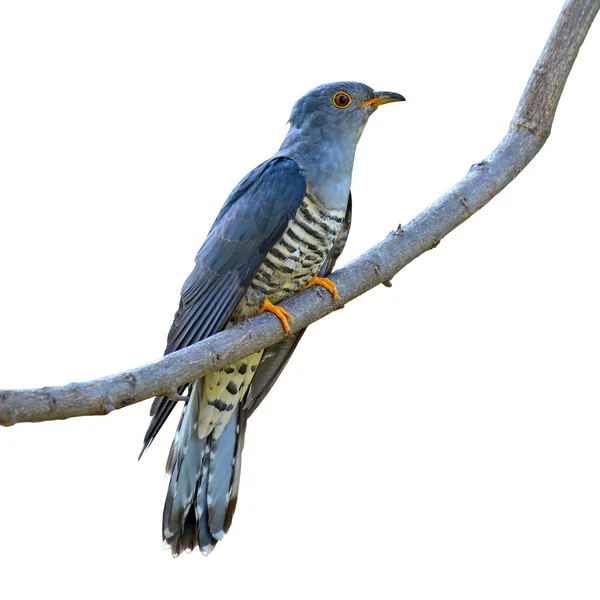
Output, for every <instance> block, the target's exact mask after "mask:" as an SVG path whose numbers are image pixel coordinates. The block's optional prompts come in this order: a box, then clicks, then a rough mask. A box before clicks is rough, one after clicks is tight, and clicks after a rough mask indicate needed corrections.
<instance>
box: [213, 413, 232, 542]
mask: <svg viewBox="0 0 600 600" xmlns="http://www.w3.org/2000/svg"><path fill="white" fill-rule="evenodd" d="M239 410H240V409H239V405H238V406H237V407H236V408H235V414H233V415H232V416H231V418H230V419H229V422H228V423H227V425H226V427H225V429H224V430H223V433H222V434H221V435H220V436H219V437H218V438H215V437H214V434H213V440H212V446H211V451H210V466H209V469H208V494H207V504H208V510H209V517H208V523H209V527H210V531H211V533H212V535H213V537H214V538H215V539H217V540H222V539H223V538H224V537H225V529H224V528H225V516H226V515H227V508H228V506H229V497H230V494H231V481H232V475H233V469H234V464H235V450H236V441H237V436H238V432H239V425H238V423H239V419H238V413H239Z"/></svg>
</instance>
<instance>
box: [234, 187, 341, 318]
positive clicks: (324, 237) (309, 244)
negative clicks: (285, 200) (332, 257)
mask: <svg viewBox="0 0 600 600" xmlns="http://www.w3.org/2000/svg"><path fill="white" fill-rule="evenodd" d="M345 214H346V211H345V210H326V209H325V208H324V207H323V205H322V204H321V203H320V202H319V201H318V200H317V199H316V198H315V197H314V196H312V194H308V195H307V196H305V198H304V200H303V202H302V205H301V206H300V208H299V209H298V212H297V213H296V216H295V218H294V219H293V220H291V221H290V223H289V225H288V227H287V229H286V231H285V233H284V234H283V236H282V238H281V240H280V241H279V242H278V243H277V244H276V245H275V246H274V248H273V249H272V250H271V251H270V252H269V253H268V254H267V256H266V257H265V260H264V261H263V263H262V265H261V266H260V268H259V269H258V272H257V273H256V275H255V277H254V279H253V280H252V283H251V284H250V287H249V288H248V292H247V293H246V296H245V297H244V299H243V300H242V302H241V303H240V306H239V307H238V308H239V309H242V311H243V312H244V316H250V315H251V314H255V313H256V312H257V311H258V309H259V308H260V306H261V305H262V303H263V302H264V300H265V299H267V298H268V299H269V300H270V301H271V302H273V304H277V303H278V302H281V301H282V300H283V299H284V298H286V297H287V296H290V295H291V294H293V293H294V292H297V291H298V290H300V289H302V288H303V287H304V286H305V285H306V284H307V283H308V282H309V280H310V279H311V278H312V277H314V276H315V275H317V273H318V272H319V269H320V268H321V265H322V264H323V262H324V261H325V258H326V257H327V254H328V253H329V251H330V250H331V248H332V246H333V243H334V242H335V239H336V238H337V236H338V234H339V233H340V231H341V229H342V224H343V222H344V216H345ZM236 312H237V311H236Z"/></svg>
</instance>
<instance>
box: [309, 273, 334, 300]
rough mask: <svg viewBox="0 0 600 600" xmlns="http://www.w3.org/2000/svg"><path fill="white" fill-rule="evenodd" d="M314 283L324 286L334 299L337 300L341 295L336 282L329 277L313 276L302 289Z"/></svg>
mask: <svg viewBox="0 0 600 600" xmlns="http://www.w3.org/2000/svg"><path fill="white" fill-rule="evenodd" d="M313 285H320V286H321V287H324V288H325V289H326V290H327V291H328V292H329V293H330V294H331V295H332V296H333V299H334V300H337V299H338V298H339V297H340V295H339V294H338V291H337V287H336V285H335V283H333V281H331V279H328V278H327V277H313V278H312V279H311V280H310V281H309V282H308V283H307V284H306V285H305V286H304V287H303V288H302V289H303V290H305V289H306V288H309V287H311V286H313Z"/></svg>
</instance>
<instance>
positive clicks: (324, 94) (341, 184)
mask: <svg viewBox="0 0 600 600" xmlns="http://www.w3.org/2000/svg"><path fill="white" fill-rule="evenodd" d="M404 99H405V98H404V97H403V96H401V95H400V94H396V93H394V92H376V91H374V90H373V89H372V88H370V87H369V86H368V85H365V84H364V83H357V82H355V81H340V82H336V83H326V84H325V85H321V86H319V87H317V88H315V89H314V90H311V91H310V92H308V93H307V94H306V95H304V96H302V98H300V100H298V101H297V102H296V105H295V106H294V109H293V110H292V115H291V116H290V129H289V131H288V133H287V135H286V137H285V139H284V141H283V144H282V145H281V148H280V149H279V152H278V153H277V155H276V156H288V157H290V158H293V159H295V160H296V161H297V162H298V163H299V164H300V165H301V166H302V168H303V169H304V170H305V171H306V174H307V179H308V183H309V185H310V186H311V187H312V189H313V190H315V191H319V192H320V193H319V195H320V197H321V198H320V199H321V201H322V202H324V203H325V204H326V205H328V206H333V205H339V204H340V203H344V202H346V201H347V199H348V193H349V189H350V180H351V178H352V166H353V163H354V153H355V151H356V144H357V143H358V140H359V139H360V136H361V134H362V132H363V129H364V127H365V125H366V124H367V121H368V120H369V117H370V116H371V115H372V114H373V113H374V112H375V110H377V107H378V106H381V105H382V104H388V103H389V102H399V101H402V100H404Z"/></svg>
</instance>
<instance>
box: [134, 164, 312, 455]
mask: <svg viewBox="0 0 600 600" xmlns="http://www.w3.org/2000/svg"><path fill="white" fill-rule="evenodd" d="M305 192H306V179H305V176H304V172H303V171H302V169H301V168H300V167H299V165H298V163H296V162H295V161H294V160H292V159H290V158H282V157H279V158H273V159H270V160H268V161H266V162H264V163H263V164H262V165H259V166H258V167H257V168H256V169H254V170H253V171H252V172H250V173H249V174H248V175H247V176H246V177H245V178H244V179H243V180H242V181H241V182H240V183H239V184H238V186H237V187H236V188H235V189H234V190H233V192H232V193H231V195H230V196H229V198H228V199H227V201H226V202H225V204H224V206H223V208H222V209H221V212H220V213H219V215H218V217H217V219H216V221H215V222H214V224H213V226H212V228H211V230H210V232H209V234H208V237H207V238H206V241H205V242H204V244H203V245H202V247H201V248H200V250H199V252H198V254H197V256H196V265H195V267H194V269H193V271H192V273H191V274H190V276H189V277H188V278H187V280H186V282H185V283H184V285H183V289H182V291H181V300H180V303H179V309H178V310H177V312H176V313H175V319H174V321H173V325H172V326H171V330H170V331H169V335H168V338H167V348H166V350H165V354H169V353H170V352H175V351H176V350H179V349H181V348H184V347H186V346H189V345H190V344H193V343H195V342H198V341H199V340H202V339H204V338H206V337H209V336H210V335H213V334H214V333H216V332H218V331H221V330H222V329H223V328H224V327H225V325H226V324H227V322H228V321H229V319H230V318H231V314H232V313H233V311H234V310H235V307H236V306H237V305H238V303H239V301H240V300H241V299H242V297H243V295H244V293H245V292H246V289H247V288H248V286H249V285H250V282H251V281H252V278H253V277H254V275H255V273H256V271H257V270H258V268H259V266H260V264H261V263H262V261H263V259H264V257H265V255H266V254H267V252H268V251H269V250H270V249H271V248H272V247H273V245H274V244H275V243H276V242H277V241H278V240H279V238H280V237H281V236H282V235H283V232H284V231H285V228H286V226H287V224H288V222H289V221H290V219H291V218H293V216H294V215H295V214H296V211H297V210H298V207H299V206H300V204H301V203H302V200H303V199H304V194H305ZM185 387H186V386H182V387H181V388H179V390H178V393H183V391H184V390H185ZM175 404H176V403H175V402H173V401H172V400H169V399H168V398H167V397H164V396H159V397H157V398H155V400H154V402H153V404H152V408H151V409H150V415H151V416H152V421H151V422H150V426H149V427H148V431H147V432H146V435H145V437H144V445H143V448H142V452H141V454H143V453H144V451H145V450H146V448H148V446H149V445H150V444H151V443H152V440H153V439H154V437H155V436H156V434H157V433H158V431H159V430H160V428H161V427H162V425H163V424H164V422H165V421H166V419H167V417H168V416H169V414H170V413H171V411H172V410H173V408H174V406H175ZM141 454H140V456H141Z"/></svg>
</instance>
